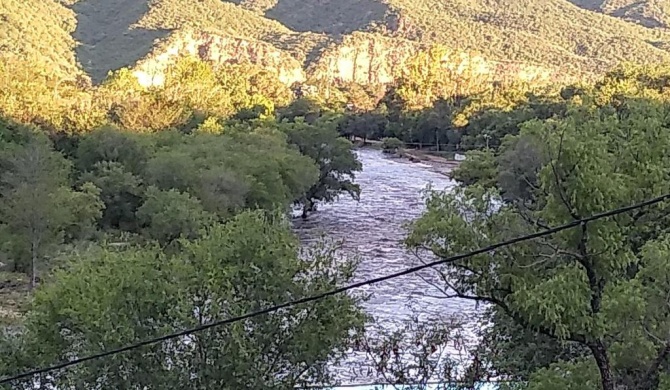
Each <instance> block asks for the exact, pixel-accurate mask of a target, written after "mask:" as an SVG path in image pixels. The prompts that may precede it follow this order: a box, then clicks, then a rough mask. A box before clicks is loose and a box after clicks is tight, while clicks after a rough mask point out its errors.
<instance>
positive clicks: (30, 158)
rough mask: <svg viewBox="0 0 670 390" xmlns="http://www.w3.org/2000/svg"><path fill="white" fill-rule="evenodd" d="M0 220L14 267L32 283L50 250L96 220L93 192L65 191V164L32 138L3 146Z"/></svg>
mask: <svg viewBox="0 0 670 390" xmlns="http://www.w3.org/2000/svg"><path fill="white" fill-rule="evenodd" d="M0 160H1V161H2V162H1V163H2V166H3V167H5V171H4V172H3V173H2V175H1V176H0V182H1V188H0V196H1V197H2V200H3V201H2V205H1V206H0V216H1V218H2V223H3V225H4V226H3V227H4V229H3V230H4V234H5V236H6V239H7V241H6V242H7V244H8V245H10V246H11V247H12V252H13V254H14V256H15V268H16V270H18V271H22V272H25V273H28V274H29V275H30V285H31V287H35V285H36V283H37V274H38V267H40V266H41V265H40V262H41V261H42V260H43V259H44V258H45V257H46V256H47V254H48V253H49V252H50V250H51V249H52V248H53V246H54V245H55V244H57V243H60V242H62V240H63V239H64V238H65V230H66V229H67V228H70V232H71V233H76V232H77V230H78V229H75V228H74V227H75V226H76V225H80V227H81V226H82V225H85V224H87V223H89V222H92V221H94V220H95V219H97V218H99V217H100V210H101V208H102V204H101V203H100V200H99V197H98V195H99V191H98V189H97V188H95V187H92V186H90V185H88V186H84V187H83V190H84V192H81V193H77V192H75V191H72V190H71V189H70V188H69V186H68V176H69V173H70V170H71V165H70V163H69V162H68V161H67V160H66V159H65V158H64V157H63V156H62V155H61V154H60V153H58V152H55V151H53V150H52V149H51V146H50V145H49V141H48V140H46V139H45V137H43V136H38V135H35V136H34V137H33V138H31V139H30V140H28V141H27V142H26V143H24V144H6V145H5V149H4V150H3V152H2V155H1V156H0Z"/></svg>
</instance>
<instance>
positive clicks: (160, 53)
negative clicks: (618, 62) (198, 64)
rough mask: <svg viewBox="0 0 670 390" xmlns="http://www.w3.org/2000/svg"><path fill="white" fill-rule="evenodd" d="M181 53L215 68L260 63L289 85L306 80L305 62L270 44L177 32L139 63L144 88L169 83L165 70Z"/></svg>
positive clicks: (138, 77) (135, 72)
mask: <svg viewBox="0 0 670 390" xmlns="http://www.w3.org/2000/svg"><path fill="white" fill-rule="evenodd" d="M181 56H195V57H198V58H200V59H201V60H202V61H207V62H210V63H212V64H213V65H214V67H216V65H220V64H231V63H233V64H244V63H250V64H255V65H259V66H262V67H263V68H266V69H270V70H273V71H275V72H277V75H278V76H279V79H280V80H281V81H282V82H283V83H286V84H288V85H291V84H293V83H296V82H298V83H299V82H303V81H304V80H305V72H304V71H303V68H302V64H301V63H300V62H299V61H298V60H297V59H295V58H293V57H292V56H291V55H290V54H288V53H287V52H285V51H283V50H280V49H278V48H276V47H275V46H273V45H271V44H269V43H266V42H261V41H253V40H246V39H241V38H233V37H226V36H221V35H216V34H212V33H208V32H194V31H184V32H179V33H176V34H174V35H173V36H171V37H170V38H169V39H168V40H166V41H165V42H163V43H161V44H159V45H158V46H157V47H156V49H154V51H153V53H151V54H150V55H149V56H147V58H145V59H144V60H142V61H139V62H138V63H137V65H136V66H135V67H134V69H133V74H134V75H135V77H137V79H138V81H139V82H140V84H141V85H142V86H144V87H149V86H160V85H162V84H163V83H164V82H165V70H166V69H167V68H168V67H169V66H170V65H171V64H173V63H174V62H175V61H176V60H177V59H178V58H179V57H181Z"/></svg>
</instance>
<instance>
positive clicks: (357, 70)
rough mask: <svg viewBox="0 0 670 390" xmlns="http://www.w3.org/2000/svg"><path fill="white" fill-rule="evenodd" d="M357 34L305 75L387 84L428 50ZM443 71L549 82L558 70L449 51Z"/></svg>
mask: <svg viewBox="0 0 670 390" xmlns="http://www.w3.org/2000/svg"><path fill="white" fill-rule="evenodd" d="M366 35H368V36H367V37H365V36H364V34H360V35H357V36H352V37H349V39H345V40H344V41H343V42H342V43H340V44H337V45H332V46H331V47H329V48H327V49H325V50H324V51H323V52H322V54H321V55H320V56H319V58H318V59H317V60H316V61H315V63H314V64H312V66H310V67H309V68H308V74H310V75H311V76H313V77H315V78H318V79H328V80H338V81H343V82H355V83H362V84H376V83H381V84H388V83H391V82H393V81H394V80H395V79H397V78H398V77H399V76H400V75H401V74H402V73H403V70H404V69H406V66H407V64H408V62H409V61H410V60H411V59H412V58H413V57H415V56H416V54H417V53H418V52H419V51H424V50H429V47H427V46H425V45H421V44H418V43H416V42H414V41H410V40H405V39H401V38H386V37H380V36H372V34H366ZM442 65H443V66H444V68H445V70H447V71H450V72H452V73H453V74H455V75H460V76H463V77H474V78H478V79H482V78H484V79H490V81H511V80H518V81H524V82H542V81H548V80H549V79H552V78H554V77H555V76H556V75H557V73H558V72H557V70H551V69H547V68H543V67H539V66H533V65H526V64H519V63H502V62H496V61H489V60H487V59H485V58H484V57H482V56H479V55H476V54H472V53H467V52H458V51H451V52H449V53H447V54H445V55H444V57H443V58H442Z"/></svg>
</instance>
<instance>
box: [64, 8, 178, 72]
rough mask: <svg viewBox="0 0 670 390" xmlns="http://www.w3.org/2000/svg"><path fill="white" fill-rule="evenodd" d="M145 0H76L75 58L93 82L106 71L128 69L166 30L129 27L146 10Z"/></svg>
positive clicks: (165, 34) (164, 35)
mask: <svg viewBox="0 0 670 390" xmlns="http://www.w3.org/2000/svg"><path fill="white" fill-rule="evenodd" d="M148 3H149V0H80V1H78V2H77V3H76V4H75V5H73V6H72V10H73V11H74V12H75V13H76V14H77V29H76V30H75V32H74V33H73V34H72V36H73V37H74V39H75V40H77V41H78V42H79V46H78V47H77V49H76V55H77V59H78V60H79V63H80V64H81V65H82V67H83V68H84V70H85V71H86V72H87V73H88V74H89V76H91V79H92V80H93V82H94V83H96V84H97V83H99V82H101V81H102V80H103V79H104V78H105V77H106V76H107V73H108V72H109V71H110V70H115V69H119V68H122V67H125V66H129V65H132V64H134V63H135V62H137V61H138V60H139V59H141V58H143V57H145V56H146V55H147V54H148V53H149V52H150V51H151V49H152V47H153V45H154V41H155V40H156V39H160V38H164V37H166V36H167V35H168V34H169V33H170V30H155V31H154V30H145V29H141V28H132V27H131V26H132V25H133V24H135V23H137V22H138V21H139V20H140V19H141V18H142V17H143V16H144V15H145V14H146V13H147V12H148V10H149V5H148Z"/></svg>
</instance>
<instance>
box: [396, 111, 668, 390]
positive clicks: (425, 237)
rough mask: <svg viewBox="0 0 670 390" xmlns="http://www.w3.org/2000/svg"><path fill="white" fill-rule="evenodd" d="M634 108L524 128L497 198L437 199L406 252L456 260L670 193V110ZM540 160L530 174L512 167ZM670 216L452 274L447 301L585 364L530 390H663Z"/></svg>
mask: <svg viewBox="0 0 670 390" xmlns="http://www.w3.org/2000/svg"><path fill="white" fill-rule="evenodd" d="M625 107H626V108H625V111H623V110H619V112H617V110H613V109H612V107H611V106H605V107H603V108H601V109H594V108H593V107H591V106H587V105H582V104H574V105H572V106H571V107H570V108H569V110H568V117H567V118H565V119H554V120H551V119H550V120H546V121H541V120H533V121H529V122H527V123H525V124H523V125H522V126H521V132H520V133H519V135H518V136H508V141H509V143H508V144H509V147H508V148H507V153H512V155H507V156H502V157H500V160H499V165H498V166H497V169H498V180H499V182H498V184H497V185H495V186H490V185H488V186H487V187H488V189H485V188H484V187H483V186H481V185H480V184H478V183H476V182H475V183H471V184H472V185H470V186H468V187H465V188H460V189H459V190H457V191H456V193H453V194H441V193H434V194H433V195H432V196H431V197H430V199H429V200H428V210H427V212H426V213H425V214H424V215H423V216H422V217H421V218H420V219H419V220H418V221H416V223H414V225H413V229H412V233H411V234H410V236H409V237H408V244H409V245H410V246H411V247H413V248H415V249H416V250H417V251H423V250H429V251H430V252H432V253H433V254H435V255H437V256H439V257H447V256H450V255H452V254H456V253H462V252H466V251H469V250H473V249H475V248H478V247H482V246H486V245H488V244H491V243H494V242H498V241H503V240H506V239H509V238H512V237H516V236H519V235H523V234H527V233H532V232H535V231H537V230H538V229H542V228H543V227H545V226H552V225H560V224H562V223H566V222H569V221H572V220H576V219H581V218H584V217H588V216H590V215H593V214H596V213H599V212H603V211H606V210H610V209H615V208H618V207H622V206H626V205H630V204H633V203H636V202H640V201H643V200H646V199H649V198H652V197H654V196H659V195H661V194H664V193H669V192H670V177H669V176H668V175H669V172H670V159H669V158H668V156H669V153H670V138H668V137H667V132H668V127H667V126H668V125H667V120H666V119H665V118H667V117H668V115H669V114H670V108H669V107H668V106H667V105H664V104H660V103H656V102H653V101H652V102H650V101H644V100H637V99H628V100H627V101H626V104H625ZM530 152H532V153H530ZM529 154H531V155H534V156H536V158H533V159H532V162H531V160H529V163H528V164H514V163H513V162H514V160H515V159H518V158H522V157H524V158H527V156H528V155H529ZM509 172H514V174H513V175H512V176H513V177H515V178H516V181H515V180H509V178H510V175H509ZM485 176H488V175H485ZM503 179H504V180H503ZM501 192H502V193H503V195H504V199H502V198H500V194H501ZM501 201H502V203H501ZM668 207H670V205H669V204H668V202H665V203H662V204H659V205H656V206H651V207H647V208H644V209H641V210H636V211H633V212H631V213H628V214H624V215H620V216H616V217H611V218H606V219H602V220H598V221H593V222H590V223H585V224H582V225H581V226H578V227H576V228H575V229H572V230H567V231H564V232H561V233H557V234H555V235H553V236H551V237H548V238H545V239H538V240H535V241H528V242H524V243H519V244H516V245H513V246H509V247H506V248H502V249H499V250H496V251H492V252H489V253H487V254H482V255H478V256H474V257H471V258H468V259H463V260H459V261H455V262H451V263H449V264H447V265H446V266H445V267H444V268H443V269H441V270H440V273H441V276H442V280H443V281H444V285H442V286H441V287H442V288H443V290H444V292H445V294H446V295H448V296H453V297H460V298H463V299H470V300H475V301H479V302H486V303H488V304H491V305H494V306H495V307H496V308H497V309H498V310H499V311H500V313H502V315H504V316H506V318H507V319H508V320H509V321H511V322H512V323H514V324H515V326H518V327H521V328H522V329H523V330H524V331H530V332H537V333H541V334H543V335H546V336H548V337H550V338H553V339H555V340H558V341H560V342H562V343H567V344H576V345H577V346H579V347H581V348H583V349H584V350H585V351H587V352H586V354H585V355H583V356H584V357H581V358H580V357H577V358H573V359H572V360H569V361H567V362H562V363H558V362H554V364H553V365H551V366H549V367H546V368H544V369H540V370H538V371H536V372H535V373H534V374H532V375H531V376H530V388H532V389H547V388H559V387H556V386H554V385H551V383H560V384H561V386H562V387H560V388H575V389H577V388H579V389H582V388H587V387H588V386H589V385H588V384H589V383H590V384H591V385H593V384H595V383H597V384H598V386H599V387H601V388H602V389H604V390H613V389H616V388H626V389H641V390H642V389H644V390H647V389H649V390H650V389H659V388H661V387H659V386H660V385H659V383H662V382H663V381H665V380H667V378H668V377H669V376H668V375H669V374H670V371H668V367H669V365H668V357H669V356H670V336H669V335H670V320H669V319H668V313H670V310H669V307H668V301H667V297H668V296H669V295H670V278H669V277H668V270H667V267H666V266H665V265H664V264H665V263H666V262H667V258H668V257H669V256H670V249H669V248H670V219H669V218H668V213H667V210H668ZM624 351H625V352H624ZM578 356H581V355H578ZM559 377H560V378H559ZM550 386H554V387H550ZM584 386H587V387H584ZM662 388H665V387H662Z"/></svg>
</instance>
